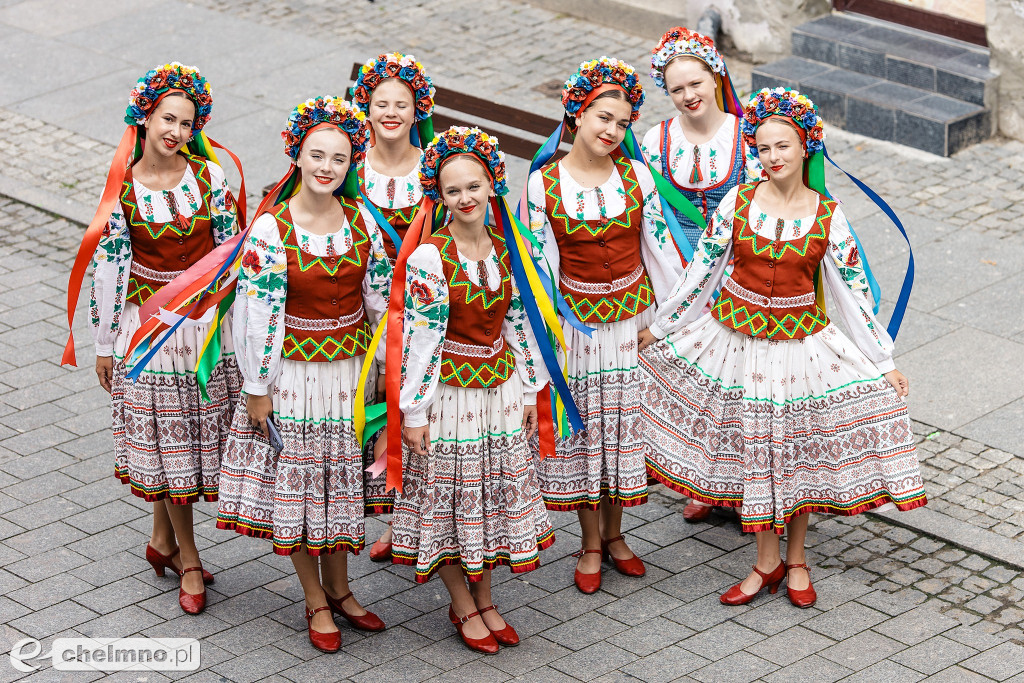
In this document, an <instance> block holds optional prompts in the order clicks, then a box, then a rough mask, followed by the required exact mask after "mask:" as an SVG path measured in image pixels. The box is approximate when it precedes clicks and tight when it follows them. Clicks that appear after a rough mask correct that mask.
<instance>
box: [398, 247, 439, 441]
mask: <svg viewBox="0 0 1024 683" xmlns="http://www.w3.org/2000/svg"><path fill="white" fill-rule="evenodd" d="M448 313H449V301H448V281H447V280H445V277H444V267H443V266H442V265H441V254H440V252H438V250H437V247H435V246H434V245H432V244H421V245H420V246H419V247H417V248H416V251H414V252H413V253H412V254H411V255H410V256H409V261H408V263H407V264H406V272H405V314H404V321H403V322H404V332H403V335H402V392H401V396H400V398H399V407H400V408H401V410H402V414H403V415H404V416H405V424H406V426H408V427H422V426H424V425H426V424H427V411H428V410H429V409H430V404H431V403H433V401H434V396H435V395H436V394H437V385H438V382H439V381H440V376H441V347H442V345H443V343H444V337H445V332H446V331H447V326H448Z"/></svg>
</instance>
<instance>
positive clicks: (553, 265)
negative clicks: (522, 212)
mask: <svg viewBox="0 0 1024 683" xmlns="http://www.w3.org/2000/svg"><path fill="white" fill-rule="evenodd" d="M526 196H527V204H528V205H529V207H528V208H529V214H530V232H532V233H533V236H534V238H535V239H536V240H537V242H538V243H539V244H540V247H541V253H540V254H534V255H533V257H534V259H535V260H537V261H538V270H540V272H541V276H542V277H543V276H544V275H545V274H548V273H547V269H550V274H553V275H554V276H555V282H557V281H558V279H557V278H558V268H559V265H560V261H559V256H558V243H557V242H556V241H555V232H554V230H552V229H551V222H550V221H549V220H548V214H547V210H546V207H547V204H546V202H545V199H544V197H545V195H544V176H543V175H542V173H541V171H534V172H533V173H531V174H530V179H529V180H528V181H527V185H526ZM541 256H543V257H544V261H547V264H546V268H545V264H544V262H543V261H540V259H539V257H541ZM549 279H550V278H549Z"/></svg>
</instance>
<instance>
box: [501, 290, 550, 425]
mask: <svg viewBox="0 0 1024 683" xmlns="http://www.w3.org/2000/svg"><path fill="white" fill-rule="evenodd" d="M501 334H502V336H504V337H505V342H506V343H507V344H508V345H509V348H510V349H511V350H512V355H514V356H515V358H516V371H517V372H518V373H519V377H520V379H522V380H523V394H524V397H525V398H524V400H525V403H526V405H528V406H532V405H536V403H537V392H538V391H540V389H541V387H543V386H544V385H545V384H547V383H548V379H549V377H548V371H547V368H546V367H545V366H544V363H543V362H542V360H541V357H540V350H539V348H538V347H537V338H536V337H535V336H534V334H533V327H532V326H531V325H530V321H529V320H528V319H527V317H526V307H525V306H524V305H523V297H522V296H521V295H520V293H519V289H518V288H517V287H515V285H513V287H512V301H511V303H510V304H509V307H508V313H506V314H505V320H504V321H503V322H502V324H501Z"/></svg>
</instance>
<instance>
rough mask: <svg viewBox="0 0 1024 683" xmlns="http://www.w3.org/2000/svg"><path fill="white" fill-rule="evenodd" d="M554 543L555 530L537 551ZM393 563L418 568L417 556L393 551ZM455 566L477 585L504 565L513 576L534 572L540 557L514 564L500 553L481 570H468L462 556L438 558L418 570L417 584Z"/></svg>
mask: <svg viewBox="0 0 1024 683" xmlns="http://www.w3.org/2000/svg"><path fill="white" fill-rule="evenodd" d="M554 542H555V532H554V529H552V530H551V531H550V532H548V534H547V535H546V536H544V537H543V538H542V539H540V540H538V541H537V551H538V552H540V551H541V550H547V549H548V548H550V547H551V545H552V544H553V543H554ZM391 563H392V564H401V565H406V566H410V567H415V566H417V557H416V556H415V555H406V554H404V553H402V552H401V551H396V550H394V549H392V551H391ZM455 565H458V566H460V567H462V574H463V576H465V577H466V580H467V581H469V582H470V583H476V582H477V581H482V580H483V572H484V570H488V571H490V570H492V569H494V568H495V567H500V566H502V565H505V566H508V567H509V568H510V569H511V570H512V573H513V574H524V573H526V572H532V571H533V570H534V569H537V568H538V567H540V557H538V556H536V555H534V556H533V557H532V558H530V559H529V560H526V561H523V562H513V561H512V559H511V558H510V557H509V555H508V553H507V551H506V552H500V553H499V554H498V556H497V557H495V558H492V559H486V560H484V561H483V566H482V567H481V568H480V569H468V568H467V567H466V565H465V564H464V563H463V561H462V555H461V554H459V555H442V556H440V557H438V558H436V559H435V560H434V562H433V563H431V565H430V567H428V568H427V569H426V570H420V569H417V570H416V583H426V582H427V581H429V580H430V577H432V576H433V575H434V574H436V573H437V570H438V569H440V568H441V567H451V566H455Z"/></svg>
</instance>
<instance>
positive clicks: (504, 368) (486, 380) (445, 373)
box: [441, 344, 516, 389]
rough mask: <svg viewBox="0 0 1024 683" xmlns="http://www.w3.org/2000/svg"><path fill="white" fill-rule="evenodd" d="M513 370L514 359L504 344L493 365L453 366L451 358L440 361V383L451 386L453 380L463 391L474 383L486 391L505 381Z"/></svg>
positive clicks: (514, 366) (453, 362)
mask: <svg viewBox="0 0 1024 683" xmlns="http://www.w3.org/2000/svg"><path fill="white" fill-rule="evenodd" d="M515 369H516V357H515V356H514V355H513V354H512V350H511V349H509V347H508V345H507V344H506V345H505V352H504V353H503V354H502V355H500V356H498V359H497V360H496V361H495V362H494V365H491V364H490V363H483V364H481V365H479V366H476V367H474V366H473V365H471V364H470V363H462V364H460V365H455V361H453V360H452V359H451V358H445V359H444V360H443V361H441V382H443V383H444V384H453V382H452V380H455V382H454V383H457V384H458V385H459V386H461V387H462V388H464V389H465V388H467V387H469V386H470V385H471V384H473V382H474V381H476V382H479V383H480V384H481V385H482V386H483V388H485V389H486V388H487V387H490V386H491V385H493V384H501V383H502V382H504V381H506V380H507V379H508V378H509V377H511V376H512V373H513V372H514V371H515Z"/></svg>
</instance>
